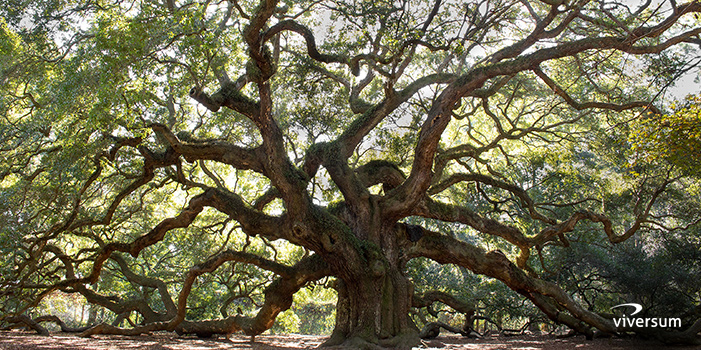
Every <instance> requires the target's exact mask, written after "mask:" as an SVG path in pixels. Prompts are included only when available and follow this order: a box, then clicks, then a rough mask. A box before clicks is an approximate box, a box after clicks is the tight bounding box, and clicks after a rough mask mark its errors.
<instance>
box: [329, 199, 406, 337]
mask: <svg viewBox="0 0 701 350" xmlns="http://www.w3.org/2000/svg"><path fill="white" fill-rule="evenodd" d="M372 201H373V199H372V198H370V200H369V202H370V205H369V206H367V207H365V206H364V209H365V210H363V209H361V210H356V211H355V214H350V210H349V211H345V210H343V213H342V214H341V215H339V217H340V218H341V220H342V221H344V222H345V223H346V225H348V226H349V227H350V228H351V231H352V232H353V234H352V235H348V236H346V237H347V238H350V239H351V240H352V241H355V243H356V244H350V245H347V246H349V247H353V249H354V250H355V252H353V253H351V254H330V255H326V256H325V260H326V261H327V263H328V264H329V265H330V266H331V269H332V271H333V272H334V275H335V276H337V282H336V285H335V289H336V290H337V292H338V302H337V309H336V325H335V329H334V332H333V334H332V336H331V338H330V339H329V340H328V341H327V343H326V345H338V344H344V345H347V346H352V347H355V348H373V347H376V346H377V345H378V344H379V345H381V346H385V347H392V348H411V347H412V346H414V345H416V344H418V342H419V336H418V332H419V330H418V328H417V327H416V326H415V325H414V323H413V322H412V320H411V318H410V317H409V310H410V308H411V306H412V297H413V285H412V283H411V281H410V280H409V279H408V278H407V277H406V276H405V274H404V267H405V265H406V262H407V257H406V255H405V254H404V253H403V249H401V243H402V242H404V241H407V240H406V239H405V238H403V236H402V235H403V234H404V230H403V229H402V226H401V225H396V224H394V223H388V222H382V220H381V217H382V215H380V213H379V212H378V210H379V209H377V206H376V205H373V203H372ZM372 208H375V209H372ZM356 209H357V208H356ZM356 240H357V241H356Z"/></svg>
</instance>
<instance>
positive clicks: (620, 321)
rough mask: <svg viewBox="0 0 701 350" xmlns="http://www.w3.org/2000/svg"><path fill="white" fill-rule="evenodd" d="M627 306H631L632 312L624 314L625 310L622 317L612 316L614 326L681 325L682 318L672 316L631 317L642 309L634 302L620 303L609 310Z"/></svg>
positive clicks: (648, 326) (651, 326)
mask: <svg viewBox="0 0 701 350" xmlns="http://www.w3.org/2000/svg"><path fill="white" fill-rule="evenodd" d="M624 306H626V307H628V308H633V312H632V313H630V314H629V315H626V314H625V312H624V313H623V317H619V318H614V319H613V324H614V325H615V326H616V328H633V327H636V328H658V327H659V328H667V327H681V326H682V319H681V318H674V317H669V318H661V317H631V316H635V315H636V314H638V313H639V312H640V311H643V306H642V305H640V304H636V303H627V304H620V305H616V306H614V307H612V308H611V310H613V309H616V308H619V307H624Z"/></svg>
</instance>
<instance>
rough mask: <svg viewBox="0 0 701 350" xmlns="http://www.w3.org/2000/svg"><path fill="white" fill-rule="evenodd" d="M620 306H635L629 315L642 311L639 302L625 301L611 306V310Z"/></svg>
mask: <svg viewBox="0 0 701 350" xmlns="http://www.w3.org/2000/svg"><path fill="white" fill-rule="evenodd" d="M621 306H632V307H634V308H635V311H634V312H633V313H632V314H630V316H633V315H635V314H637V313H638V312H640V311H643V306H642V305H640V304H636V303H627V304H620V305H616V306H614V307H612V308H611V310H613V309H615V308H617V307H621Z"/></svg>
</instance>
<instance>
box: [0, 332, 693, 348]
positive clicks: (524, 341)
mask: <svg viewBox="0 0 701 350" xmlns="http://www.w3.org/2000/svg"><path fill="white" fill-rule="evenodd" d="M324 340H326V337H324V336H314V335H299V334H290V335H262V336H258V337H256V339H255V342H253V343H251V342H250V338H248V337H244V336H240V335H232V336H231V337H230V339H226V338H224V337H220V338H213V339H198V338H196V337H180V336H178V335H176V334H172V333H155V334H152V335H147V336H139V337H123V336H95V337H93V338H89V339H86V338H79V337H77V336H75V335H73V334H66V333H53V334H52V335H51V336H49V337H41V336H37V335H36V334H33V333H27V332H19V331H12V332H7V331H0V349H3V350H20V349H21V350H35V349H42V350H49V349H51V350H68V349H70V350H74V349H75V350H82V349H86V350H87V349H90V350H123V349H147V350H166V349H167V350H176V349H177V350H185V349H188V350H190V349H191V350H209V349H228V350H239V349H256V350H270V349H280V350H293V349H313V348H316V347H317V346H319V344H321V343H322V342H323V341H324ZM416 349H427V350H428V349H484V350H497V349H499V350H502V349H504V350H534V349H546V350H562V349H576V350H580V349H583V350H633V349H635V350H638V349H640V350H656V349H677V350H687V349H688V350H692V349H693V350H697V349H701V346H691V347H689V346H686V347H680V346H678V347H665V346H664V345H663V344H661V343H657V342H652V341H643V340H639V339H595V340H586V339H584V337H572V338H566V339H558V338H555V337H554V336H548V335H522V336H513V337H504V336H488V337H485V338H482V339H466V338H463V337H460V336H441V337H438V338H436V339H434V340H432V341H427V342H425V343H424V344H423V345H422V346H420V347H417V348H416Z"/></svg>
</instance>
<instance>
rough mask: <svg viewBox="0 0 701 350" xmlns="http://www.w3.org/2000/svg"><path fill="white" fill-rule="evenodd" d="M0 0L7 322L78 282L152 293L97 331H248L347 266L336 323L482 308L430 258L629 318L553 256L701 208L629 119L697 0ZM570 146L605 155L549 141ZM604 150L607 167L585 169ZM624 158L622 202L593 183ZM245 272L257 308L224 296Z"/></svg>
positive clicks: (359, 339)
mask: <svg viewBox="0 0 701 350" xmlns="http://www.w3.org/2000/svg"><path fill="white" fill-rule="evenodd" d="M5 3H6V5H7V6H3V7H4V8H3V9H1V10H0V11H2V13H3V17H4V18H5V19H4V20H3V23H2V37H1V38H0V40H2V41H1V42H0V44H1V45H2V46H1V47H0V49H1V50H2V51H1V53H2V60H3V62H2V76H1V77H0V79H2V91H3V95H2V100H1V103H2V105H1V106H0V108H2V113H3V120H2V129H1V130H0V136H1V137H2V148H1V150H0V152H2V153H1V154H2V167H1V168H0V172H1V174H2V175H1V176H2V178H1V180H2V197H3V198H2V202H3V203H2V207H1V208H2V209H1V210H2V223H1V224H0V225H2V226H1V227H0V230H1V231H0V239H2V249H3V254H5V255H6V256H7V259H6V260H5V261H3V262H2V264H0V267H1V268H2V277H1V278H0V285H1V286H2V288H1V289H2V291H1V292H0V300H2V305H3V306H2V307H0V312H1V313H2V315H3V316H1V317H2V318H0V321H1V322H4V323H6V324H13V323H22V324H27V325H30V326H32V327H35V328H36V329H39V330H41V329H42V327H41V326H40V325H39V324H38V323H37V322H46V321H56V320H55V319H52V318H50V317H45V318H43V319H31V318H28V317H26V315H25V313H26V312H27V311H28V310H31V309H33V308H35V307H37V306H38V305H39V304H40V302H41V301H42V300H43V299H45V298H47V297H48V296H51V295H52V294H53V293H56V292H57V291H62V292H64V293H78V294H80V295H82V296H83V297H84V298H85V299H86V300H87V301H88V302H89V303H91V304H94V305H98V306H100V307H102V308H105V309H107V310H110V311H111V312H113V313H114V314H115V315H117V316H116V317H117V319H118V320H119V321H121V320H123V319H125V318H129V315H130V314H131V313H133V312H136V313H137V314H138V315H139V322H138V324H137V322H132V321H131V319H129V322H132V325H131V326H130V327H127V328H122V327H119V326H118V325H119V322H115V323H114V324H113V325H109V324H102V323H101V324H98V325H95V326H94V327H89V328H87V329H81V331H84V335H91V334H99V333H105V334H141V333H145V332H149V331H155V330H171V331H178V332H181V333H196V334H200V335H211V334H228V333H232V332H235V331H242V332H244V333H245V334H249V335H253V336H255V335H258V334H260V333H262V332H264V331H266V330H268V329H270V328H271V327H272V326H273V323H274V321H275V319H276V317H277V316H278V315H279V314H280V312H282V311H284V310H287V309H288V308H290V306H291V305H292V301H293V295H295V293H297V292H298V291H299V290H300V288H302V287H304V286H306V285H308V284H309V283H311V282H314V281H320V280H326V279H328V278H329V277H332V278H333V280H332V281H333V283H331V282H329V283H330V284H333V288H334V289H335V290H336V291H337V298H338V301H337V305H336V321H335V329H334V332H333V335H332V336H331V338H330V339H329V341H328V342H327V344H329V345H333V344H346V345H353V346H368V347H370V346H374V345H380V346H385V347H409V346H412V345H415V344H417V342H418V339H419V330H418V329H417V327H416V326H415V324H414V321H413V320H412V318H411V317H410V311H411V309H412V307H426V306H428V305H430V304H432V303H435V302H438V301H440V302H443V303H444V304H446V305H450V306H452V307H453V308H455V309H456V310H458V311H459V312H464V313H466V314H468V315H472V314H474V311H475V310H474V309H473V308H471V307H470V306H469V304H466V303H465V302H464V301H460V300H457V299H455V298H453V297H452V296H450V295H448V294H446V293H444V292H439V291H434V292H426V293H418V291H416V290H415V287H414V282H413V281H412V278H411V277H412V276H409V275H408V274H407V264H408V263H409V262H410V261H411V260H413V259H420V258H423V259H429V260H432V261H434V262H436V263H438V264H452V265H456V266H459V267H461V268H465V269H467V270H469V271H471V272H472V273H475V274H480V275H485V276H488V277H491V278H494V279H497V280H499V281H501V282H503V283H504V284H505V285H506V286H508V287H509V288H510V289H512V290H513V291H515V292H517V293H519V294H521V295H522V296H523V297H525V298H527V299H528V300H529V301H530V302H532V303H533V304H534V305H535V306H537V307H538V308H539V309H540V310H541V311H542V312H543V313H544V314H545V315H546V316H547V317H548V318H549V319H551V320H552V321H554V322H556V323H560V324H564V325H566V326H568V327H570V328H571V329H573V330H575V331H577V332H580V333H583V334H587V335H592V334H593V332H594V331H595V330H599V331H601V332H604V333H610V334H615V333H617V332H619V331H620V330H618V329H616V327H615V326H614V324H613V322H612V321H611V319H610V318H606V317H605V316H604V315H602V313H603V312H607V311H608V310H594V309H592V308H590V307H585V306H583V305H582V303H583V302H582V300H580V299H579V298H574V297H572V295H571V294H570V293H568V292H566V291H565V290H563V289H562V288H561V287H560V286H558V284H556V283H554V282H553V281H551V280H548V279H546V278H544V277H543V274H544V268H545V265H544V262H543V260H544V259H547V251H548V250H551V249H567V248H566V247H567V246H568V245H569V244H570V239H571V237H572V236H574V237H577V236H578V235H579V234H580V233H581V232H579V231H580V228H582V227H584V228H586V230H594V231H595V232H597V234H598V235H599V236H600V237H604V238H606V239H607V241H608V242H607V244H616V243H621V242H625V241H628V240H630V239H634V238H635V237H638V236H640V235H641V234H642V233H641V232H645V231H646V230H648V229H651V228H655V227H656V228H658V229H660V228H666V229H667V230H668V231H669V232H673V231H675V230H679V229H686V230H689V229H691V228H694V227H696V226H694V225H695V224H696V223H697V222H698V217H694V216H695V215H698V211H697V209H698V208H697V207H693V208H692V209H689V208H691V207H688V208H687V210H686V214H687V217H681V216H678V215H672V214H670V213H672V212H674V208H670V207H673V205H670V204H669V203H670V201H671V199H670V198H668V197H665V196H666V193H668V192H669V191H672V190H674V189H675V188H676V189H677V190H679V189H680V188H684V187H689V184H692V185H691V186H690V187H689V188H697V187H698V182H697V181H696V180H694V179H696V178H695V177H693V174H690V173H689V172H688V171H684V170H679V169H677V168H675V167H674V165H673V164H672V165H670V164H666V163H664V162H663V161H661V160H656V161H657V163H655V165H652V166H646V165H644V164H643V163H645V159H639V160H638V162H637V163H636V162H633V161H632V160H631V161H630V162H627V161H626V159H627V158H626V157H628V156H630V154H631V153H630V149H629V148H630V147H629V145H628V144H627V137H626V133H628V132H631V131H630V129H631V128H632V127H633V126H632V125H634V123H631V121H636V120H640V119H641V118H647V119H646V120H649V121H651V123H654V121H655V120H656V119H655V118H656V116H657V115H658V114H660V113H663V110H662V109H663V108H664V107H663V103H662V102H663V101H662V100H661V98H660V96H662V92H663V91H664V89H665V88H666V87H667V86H669V85H670V84H672V83H673V82H674V81H675V80H676V79H677V78H678V77H679V75H680V74H682V73H683V72H684V71H686V70H688V69H689V64H693V62H692V61H693V59H695V57H696V56H698V51H697V50H698V45H699V44H700V43H701V38H700V37H699V34H700V33H701V26H699V22H698V20H697V19H696V16H697V13H698V12H701V3H699V2H697V1H692V2H688V3H677V2H675V1H669V2H661V3H657V2H651V1H647V2H644V3H639V4H631V5H624V4H621V3H618V2H609V1H603V0H602V1H588V0H581V1H579V0H577V1H561V0H543V1H536V0H498V1H486V0H482V1H481V0H477V1H468V2H456V1H448V0H445V1H442V0H435V1H430V2H427V1H342V0H338V1H336V0H329V1H326V0H322V1H310V2H297V1H275V0H261V1H243V0H242V1H237V0H229V1H219V2H213V1H202V2H193V1H189V0H188V1H173V0H165V1H164V2H163V3H160V2H157V1H143V2H139V1H134V2H132V1H125V0H118V1H114V2H112V1H102V0H98V1H85V2H83V1H75V2H74V1H52V0H47V1H42V2H23V1H5ZM607 137H608V139H607ZM642 142H644V141H642ZM575 149H576V150H577V151H578V152H580V153H579V154H586V155H589V156H590V157H591V159H590V160H589V161H586V162H580V161H578V160H576V159H572V158H570V160H569V165H570V166H571V167H570V168H569V171H563V168H557V166H555V165H553V164H555V163H557V164H563V163H567V162H568V161H567V156H566V154H569V155H571V154H572V153H571V152H573V151H572V150H575ZM612 149H613V151H612ZM568 152H570V153H568ZM607 152H609V158H606V159H608V160H607V161H604V160H602V159H604V158H605V157H607V156H606V155H605V154H606V153H607ZM611 154H619V156H620V157H621V158H620V159H619V161H621V159H623V160H622V162H623V164H616V161H615V160H613V159H614V158H615V156H611ZM560 156H561V157H560ZM538 159H540V160H538ZM548 159H549V160H548ZM553 159H555V160H556V162H555V163H553V162H552V160H553ZM641 164H643V165H641ZM588 166H590V167H588ZM591 167H598V168H597V172H598V174H599V175H598V178H599V179H600V180H601V183H597V182H596V181H591V182H587V181H581V180H582V178H583V177H581V174H583V173H586V172H588V171H590V170H591V169H592V168H591ZM622 174H623V175H625V176H628V177H627V179H628V180H626V181H627V182H625V181H624V182H625V183H624V184H623V182H622V184H620V186H623V187H626V186H627V189H625V190H621V189H619V191H618V193H623V194H621V196H620V198H623V199H625V200H621V201H619V202H618V206H617V207H616V208H609V207H607V206H606V205H605V203H604V202H605V201H604V199H602V198H598V199H597V198H592V197H591V195H590V194H591V193H597V191H600V192H601V193H604V192H607V194H606V195H610V194H611V193H613V192H616V190H612V189H611V188H610V187H609V188H607V189H605V188H604V187H605V186H604V185H603V183H604V182H605V181H606V178H607V177H608V176H610V177H613V176H623V175H622ZM577 179H579V180H580V182H579V183H578V185H577V186H572V183H573V182H576V181H578V180H577ZM694 186H696V187H694ZM696 190H698V188H697V189H696ZM578 191H579V192H578ZM626 191H627V192H626ZM625 193H628V195H626V194H625ZM602 196H603V195H602ZM614 214H615V215H614ZM614 217H615V218H619V219H620V220H621V222H616V221H615V220H613V219H612V218H614ZM621 226H625V227H624V228H623V229H620V227H621ZM455 230H457V231H461V232H467V233H469V236H470V239H467V238H466V236H465V235H464V234H462V235H456V234H455V233H454V231H455ZM619 231H620V232H619ZM281 241H285V242H288V243H289V244H291V245H292V246H295V247H298V248H296V249H297V250H293V251H294V252H295V253H291V254H288V255H289V256H282V255H285V254H278V250H280V249H282V248H280V247H281V246H280V244H281V243H280V242H281ZM235 242H238V243H236V244H234V243H235ZM252 242H253V243H252ZM255 242H263V243H261V244H262V245H260V244H258V245H257V244H256V243H255ZM485 242H487V243H485ZM488 242H497V245H496V246H497V247H504V246H506V247H509V248H508V249H494V248H489V247H490V243H488ZM492 246H494V245H492ZM271 251H274V254H270V252H271ZM266 252H267V253H266ZM224 266H230V268H229V269H230V273H228V274H222V273H221V271H222V270H224V269H225V268H224ZM207 276H211V277H209V278H208V277H207ZM215 276H216V278H215ZM227 276H228V277H227ZM225 277H226V278H228V280H227V279H225ZM214 279H216V281H215V280H214ZM198 281H199V282H198ZM214 284H216V285H219V286H226V287H227V288H229V289H228V291H229V292H230V293H229V294H226V291H222V290H221V289H215V288H212V289H206V288H207V287H205V285H214ZM128 286H131V287H128ZM113 288H121V289H124V290H126V289H129V288H131V290H132V291H133V292H132V293H131V294H122V295H114V294H112V293H111V290H113ZM198 288H200V289H199V292H193V291H194V290H198ZM251 288H252V289H255V288H258V290H261V288H264V290H263V291H262V292H260V294H259V295H258V297H257V299H255V302H254V304H255V312H254V313H245V312H241V311H239V312H238V313H237V314H236V315H229V313H230V312H232V308H233V307H232V306H231V305H234V304H232V302H233V301H235V300H239V299H241V298H243V297H246V298H250V300H252V301H253V300H254V298H253V297H251V296H250V295H249V293H250V290H252V289H251ZM174 293H175V294H177V295H174ZM222 293H224V294H226V295H225V297H224V298H223V300H224V301H223V302H222V305H221V306H222V307H221V310H222V312H221V314H222V317H221V318H217V319H209V320H203V319H201V318H198V317H197V315H196V312H197V310H196V308H193V307H192V305H191V304H192V303H193V302H194V301H193V298H195V294H197V298H199V299H198V300H200V299H202V298H207V295H210V297H209V299H207V300H214V299H216V298H212V297H211V295H212V294H222ZM200 301H202V300H200ZM239 310H240V309H239ZM56 322H59V323H60V320H58V321H56ZM61 325H62V327H64V328H69V327H67V326H65V324H61ZM699 328H701V322H698V321H697V322H696V323H694V324H692V325H691V327H690V328H689V329H688V330H686V333H677V334H675V335H674V336H676V337H678V338H680V339H681V338H682V337H685V336H686V337H687V338H694V337H695V335H696V333H698V331H699Z"/></svg>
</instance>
